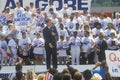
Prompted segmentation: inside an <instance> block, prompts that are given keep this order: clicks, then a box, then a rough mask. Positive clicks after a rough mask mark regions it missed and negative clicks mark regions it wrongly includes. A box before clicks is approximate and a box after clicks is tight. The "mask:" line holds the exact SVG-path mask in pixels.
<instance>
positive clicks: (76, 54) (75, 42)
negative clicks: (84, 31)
mask: <svg viewBox="0 0 120 80" xmlns="http://www.w3.org/2000/svg"><path fill="white" fill-rule="evenodd" d="M69 43H70V45H71V46H70V47H71V56H72V65H75V64H77V65H79V64H80V62H79V61H80V60H79V58H80V48H81V39H80V38H79V37H78V36H77V31H74V32H73V36H71V37H70V40H69Z"/></svg>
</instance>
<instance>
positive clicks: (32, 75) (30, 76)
mask: <svg viewBox="0 0 120 80" xmlns="http://www.w3.org/2000/svg"><path fill="white" fill-rule="evenodd" d="M26 78H27V80H33V79H34V78H35V73H34V72H33V70H32V69H29V70H27V74H26Z"/></svg>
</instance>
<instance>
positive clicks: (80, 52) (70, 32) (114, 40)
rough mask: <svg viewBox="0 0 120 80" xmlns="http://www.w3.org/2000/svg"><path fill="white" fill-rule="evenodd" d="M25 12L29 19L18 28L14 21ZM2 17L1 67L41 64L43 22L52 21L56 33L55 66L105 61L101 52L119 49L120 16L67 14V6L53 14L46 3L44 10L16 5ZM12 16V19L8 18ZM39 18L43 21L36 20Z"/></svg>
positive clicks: (51, 7) (5, 11)
mask: <svg viewBox="0 0 120 80" xmlns="http://www.w3.org/2000/svg"><path fill="white" fill-rule="evenodd" d="M18 13H25V14H26V15H27V16H30V17H31V20H30V21H29V22H28V25H27V26H18V25H17V23H16V22H15V21H14V19H15V18H16V17H17V16H18V15H19V14H18ZM0 14H4V15H5V16H7V17H6V21H2V20H1V21H0V62H1V65H15V64H16V63H17V62H21V63H23V64H26V65H27V64H31V60H33V62H34V64H37V65H42V64H43V62H44V61H45V59H46V54H45V53H46V51H45V48H44V45H45V40H44V37H43V32H42V31H43V29H44V28H45V27H46V19H48V18H49V19H50V20H51V21H52V24H53V26H54V27H55V28H56V30H57V35H56V40H57V42H56V43H57V53H58V59H59V60H58V64H68V63H66V60H68V56H71V60H70V62H69V64H72V65H79V64H94V63H96V62H97V61H100V62H101V61H103V60H105V50H119V49H120V13H119V12H117V13H116V15H115V18H110V17H108V16H107V15H105V14H102V13H101V15H100V16H98V15H95V14H90V13H88V12H81V11H71V10H70V9H69V8H68V7H67V4H65V5H64V6H63V9H62V10H60V11H56V10H55V7H54V5H53V4H52V2H51V1H49V5H48V6H47V7H46V9H45V11H41V8H37V9H36V8H34V4H33V3H30V5H29V6H26V7H25V8H23V7H21V6H20V3H19V2H17V3H16V8H15V9H10V8H9V7H7V8H6V9H5V10H3V11H2V12H1V13H0ZM9 15H12V17H9V18H8V16H9ZM41 18H42V19H43V21H39V20H41Z"/></svg>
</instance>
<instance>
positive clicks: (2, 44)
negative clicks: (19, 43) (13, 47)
mask: <svg viewBox="0 0 120 80" xmlns="http://www.w3.org/2000/svg"><path fill="white" fill-rule="evenodd" d="M0 48H1V52H2V57H7V48H8V45H7V42H6V41H5V40H0Z"/></svg>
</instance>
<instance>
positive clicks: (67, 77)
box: [63, 73, 71, 80]
mask: <svg viewBox="0 0 120 80" xmlns="http://www.w3.org/2000/svg"><path fill="white" fill-rule="evenodd" d="M63 80H71V76H70V74H69V73H65V74H64V75H63Z"/></svg>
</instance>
